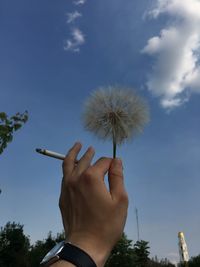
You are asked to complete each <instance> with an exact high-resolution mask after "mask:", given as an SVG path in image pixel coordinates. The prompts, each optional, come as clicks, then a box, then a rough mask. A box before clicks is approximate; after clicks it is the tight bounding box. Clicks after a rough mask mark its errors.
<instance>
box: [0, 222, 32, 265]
mask: <svg viewBox="0 0 200 267" xmlns="http://www.w3.org/2000/svg"><path fill="white" fill-rule="evenodd" d="M29 247H30V241H29V237H27V236H26V235H25V234H24V232H23V225H21V224H17V223H15V222H13V223H10V222H8V223H7V224H6V225H5V226H4V227H1V229H0V267H29V264H28V262H29V259H28V258H29Z"/></svg>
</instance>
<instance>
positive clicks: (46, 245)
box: [29, 232, 65, 267]
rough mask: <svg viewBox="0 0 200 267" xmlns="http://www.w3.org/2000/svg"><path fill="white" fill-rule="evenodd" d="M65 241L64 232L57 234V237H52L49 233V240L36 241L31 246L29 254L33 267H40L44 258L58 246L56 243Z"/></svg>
mask: <svg viewBox="0 0 200 267" xmlns="http://www.w3.org/2000/svg"><path fill="white" fill-rule="evenodd" d="M63 240H65V235H64V232H62V233H59V234H57V236H56V237H53V236H52V233H51V232H49V234H48V236H47V238H46V239H45V240H43V241H36V243H35V244H34V245H33V246H31V249H30V253H29V260H30V266H31V267H38V266H39V265H40V262H41V261H42V259H43V258H44V256H45V255H46V254H47V253H48V252H49V251H50V250H51V249H52V248H53V247H54V246H55V245H56V243H58V242H60V241H63Z"/></svg>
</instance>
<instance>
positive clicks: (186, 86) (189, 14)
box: [142, 0, 200, 109]
mask: <svg viewBox="0 0 200 267" xmlns="http://www.w3.org/2000/svg"><path fill="white" fill-rule="evenodd" d="M164 13H165V14H167V15H169V16H170V17H171V18H173V21H172V22H170V23H171V24H170V25H169V26H168V27H166V28H164V29H162V30H161V31H160V34H159V35H158V36H154V37H152V38H151V39H149V40H148V42H147V44H146V46H145V47H144V49H143V50H142V52H143V53H146V54H148V55H150V56H155V64H154V66H153V69H152V73H151V75H150V76H149V79H148V82H147V86H148V89H149V90H150V91H151V92H152V93H153V94H154V95H156V96H158V97H160V98H161V105H162V106H163V107H164V108H166V109H172V108H175V107H178V106H180V105H182V104H183V103H184V102H186V101H188V99H189V96H190V94H191V93H193V92H198V93H200V65H199V61H200V53H199V48H200V30H199V29H200V1H199V0H190V1H183V0H157V5H156V7H155V8H154V9H153V10H151V11H150V12H149V15H150V17H151V18H154V19H155V18H157V17H158V16H159V15H161V14H164Z"/></svg>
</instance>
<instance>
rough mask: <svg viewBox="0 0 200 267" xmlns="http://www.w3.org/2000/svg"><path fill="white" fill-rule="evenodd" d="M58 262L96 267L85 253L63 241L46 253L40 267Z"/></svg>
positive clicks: (79, 266)
mask: <svg viewBox="0 0 200 267" xmlns="http://www.w3.org/2000/svg"><path fill="white" fill-rule="evenodd" d="M59 260H65V261H68V262H70V263H72V264H74V265H75V266H77V267H97V266H96V264H95V262H94V261H93V259H92V258H91V257H90V256H89V255H88V254H87V253H86V252H85V251H83V250H82V249H80V248H79V247H77V246H74V245H73V244H71V243H70V242H65V241H61V242H60V243H58V244H56V245H55V247H53V248H52V249H51V250H50V251H49V252H48V253H47V255H46V256H45V257H44V259H43V260H42V261H41V263H40V265H41V266H50V265H51V264H53V263H55V262H57V261H59Z"/></svg>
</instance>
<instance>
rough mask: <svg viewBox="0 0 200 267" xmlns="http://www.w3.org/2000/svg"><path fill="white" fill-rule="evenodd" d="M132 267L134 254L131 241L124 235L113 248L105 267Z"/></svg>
mask: <svg viewBox="0 0 200 267" xmlns="http://www.w3.org/2000/svg"><path fill="white" fill-rule="evenodd" d="M122 266H123V267H134V266H135V265H134V253H133V246H132V240H128V239H127V236H126V235H125V234H123V235H122V238H121V239H120V240H119V242H118V243H117V244H116V246H115V247H114V248H113V250H112V252H111V255H110V257H109V259H108V261H107V263H106V265H105V267H122Z"/></svg>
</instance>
